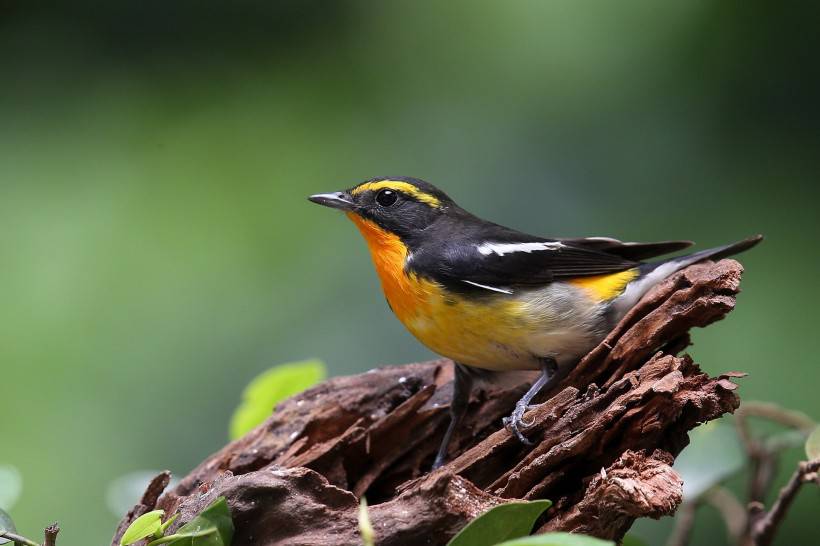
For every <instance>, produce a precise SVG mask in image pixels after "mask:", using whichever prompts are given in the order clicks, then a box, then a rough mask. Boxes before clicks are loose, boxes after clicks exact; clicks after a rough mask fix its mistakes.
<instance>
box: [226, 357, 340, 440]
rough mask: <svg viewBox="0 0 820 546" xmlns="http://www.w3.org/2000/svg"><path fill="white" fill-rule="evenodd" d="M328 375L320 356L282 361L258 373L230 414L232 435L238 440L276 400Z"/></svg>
mask: <svg viewBox="0 0 820 546" xmlns="http://www.w3.org/2000/svg"><path fill="white" fill-rule="evenodd" d="M325 375H326V372H325V365H324V364H323V363H322V362H321V361H319V360H305V361H303V362H293V363H291V364H282V365H280V366H274V367H273V368H271V369H270V370H268V371H266V372H263V373H262V374H260V375H258V376H257V377H256V378H255V379H254V380H253V381H251V382H250V384H249V385H248V386H247V387H245V391H244V392H243V393H242V402H240V404H239V407H238V408H236V411H234V414H233V417H231V426H230V436H231V439H232V440H236V439H237V438H239V437H241V436H242V435H244V434H245V433H246V432H248V431H250V430H251V429H253V428H254V427H255V426H256V425H258V424H260V423H261V422H263V421H264V420H265V419H266V418H267V417H268V416H269V415H270V414H271V412H272V411H273V409H274V407H275V406H276V404H277V402H280V401H282V400H284V399H285V398H287V397H289V396H293V395H294V394H296V393H299V392H302V391H303V390H305V389H307V388H309V387H312V386H313V385H315V384H316V383H318V382H319V381H321V380H322V379H324V378H325Z"/></svg>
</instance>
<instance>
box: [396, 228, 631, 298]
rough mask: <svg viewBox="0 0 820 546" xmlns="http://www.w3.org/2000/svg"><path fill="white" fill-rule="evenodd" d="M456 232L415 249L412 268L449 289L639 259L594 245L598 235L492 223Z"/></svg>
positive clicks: (562, 275) (553, 276)
mask: <svg viewBox="0 0 820 546" xmlns="http://www.w3.org/2000/svg"><path fill="white" fill-rule="evenodd" d="M459 235H460V236H458V237H454V238H453V239H452V240H450V241H438V242H437V243H436V244H435V245H434V246H433V247H429V246H428V247H427V248H425V249H421V251H420V252H418V253H417V254H414V257H413V259H412V260H411V263H410V267H411V269H413V270H414V271H416V272H418V273H423V274H427V275H430V276H431V277H433V278H434V280H437V281H439V282H442V283H444V284H445V285H446V286H448V287H450V288H453V289H460V290H471V289H472V288H476V287H477V288H479V289H486V290H493V291H497V292H507V293H511V292H512V291H513V290H514V288H515V287H535V286H542V285H545V284H548V283H550V282H552V281H554V280H558V279H567V278H575V277H585V276H592V275H602V274H606V273H616V272H618V271H624V270H627V269H631V268H633V267H636V266H638V265H639V263H638V262H637V261H635V260H633V259H631V258H628V257H625V256H623V255H619V254H618V253H617V252H609V251H606V250H600V249H599V248H597V247H598V246H601V245H603V242H602V240H601V239H594V240H593V241H592V243H591V244H584V242H583V240H581V239H573V240H559V239H549V238H540V237H534V236H532V235H526V234H523V233H519V232H516V231H513V230H509V229H507V228H503V227H501V226H496V225H494V224H490V225H487V224H484V225H482V226H481V229H477V230H475V231H474V232H472V233H464V232H462V233H460V234H459ZM613 241H614V240H607V245H608V247H612V246H614V243H613ZM608 247H607V246H604V247H603V248H604V249H607V248H608ZM638 254H640V252H638ZM471 287H472V288H471Z"/></svg>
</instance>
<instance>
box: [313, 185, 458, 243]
mask: <svg viewBox="0 0 820 546" xmlns="http://www.w3.org/2000/svg"><path fill="white" fill-rule="evenodd" d="M308 199H310V200H311V201H313V202H314V203H318V204H320V205H324V206H326V207H331V208H335V209H340V210H343V211H345V212H346V213H347V215H348V216H349V217H350V218H351V219H352V220H353V221H354V222H355V223H356V225H357V226H358V227H359V229H361V230H362V231H364V230H365V229H369V230H373V229H379V230H384V231H385V232H387V233H390V234H393V235H397V236H398V237H400V238H401V239H404V240H407V239H411V238H412V237H413V236H414V235H417V234H419V233H420V232H422V231H423V230H425V229H427V228H428V227H430V226H431V225H433V223H435V222H436V220H438V219H439V218H441V217H442V216H444V215H446V214H447V212H448V211H449V210H451V209H452V208H454V207H455V203H453V201H452V199H450V198H449V197H448V196H447V194H445V193H444V192H443V191H441V190H439V189H438V188H436V187H435V186H433V185H432V184H430V183H428V182H425V181H423V180H419V179H416V178H408V177H386V178H373V179H371V180H366V181H365V182H362V183H361V184H358V185H356V186H354V187H352V188H350V189H348V190H343V191H338V192H333V193H320V194H316V195H311V196H310V197H309V198H308Z"/></svg>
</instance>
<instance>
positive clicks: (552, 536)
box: [498, 533, 615, 546]
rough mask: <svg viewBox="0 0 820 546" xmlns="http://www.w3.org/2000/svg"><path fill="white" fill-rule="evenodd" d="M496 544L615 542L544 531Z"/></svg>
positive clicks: (606, 545)
mask: <svg viewBox="0 0 820 546" xmlns="http://www.w3.org/2000/svg"><path fill="white" fill-rule="evenodd" d="M498 546H615V543H614V542H612V541H611V540H601V539H600V538H595V537H590V536H586V535H578V534H575V533H544V534H543V535H533V536H530V537H524V538H519V539H517V540H510V541H507V542H503V543H501V544H499V545H498Z"/></svg>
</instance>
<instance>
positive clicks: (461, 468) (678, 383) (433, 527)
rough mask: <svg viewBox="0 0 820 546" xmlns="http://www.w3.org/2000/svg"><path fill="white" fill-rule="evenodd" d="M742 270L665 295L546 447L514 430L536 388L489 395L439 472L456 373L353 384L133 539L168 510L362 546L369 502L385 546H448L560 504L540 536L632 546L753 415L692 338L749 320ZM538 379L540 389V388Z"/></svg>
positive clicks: (559, 406) (545, 429)
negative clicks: (713, 373) (701, 444)
mask: <svg viewBox="0 0 820 546" xmlns="http://www.w3.org/2000/svg"><path fill="white" fill-rule="evenodd" d="M742 271H743V270H742V267H741V266H740V264H738V263H737V262H736V261H734V260H722V261H720V262H717V263H711V262H706V263H701V264H697V265H694V266H691V267H689V268H687V269H686V270H684V271H682V272H680V273H678V274H676V275H674V276H673V277H671V278H669V279H667V280H666V281H664V282H663V283H662V284H660V285H659V286H657V287H655V288H654V289H653V290H652V291H651V292H650V293H649V294H647V295H646V297H644V298H643V300H642V301H641V302H640V303H639V304H638V305H637V306H636V307H635V308H634V309H633V310H632V311H630V313H629V314H628V315H627V316H626V317H625V318H624V319H623V320H622V321H621V322H620V323H619V324H618V325H617V326H616V328H615V329H614V330H613V331H612V332H611V333H610V334H609V335H608V336H607V338H606V339H605V340H604V341H603V342H601V344H600V345H598V346H597V347H596V348H595V349H594V350H592V351H591V352H590V353H589V354H588V355H587V356H586V357H584V358H583V359H582V360H581V362H580V363H579V364H578V365H577V366H576V367H575V368H574V369H573V371H572V372H571V373H570V374H569V375H568V376H567V377H566V378H565V379H564V380H563V381H562V383H561V384H560V385H558V386H556V387H554V388H553V389H551V391H550V392H548V393H545V394H544V396H542V399H543V400H545V402H544V403H542V404H541V405H539V406H537V407H536V408H534V409H532V410H530V411H529V412H528V413H527V415H526V419H527V420H528V421H532V423H533V424H532V426H531V427H529V428H528V429H527V431H526V434H527V436H528V437H529V438H530V439H531V440H533V441H534V442H535V446H534V447H527V446H524V445H522V444H521V443H519V442H518V441H517V440H516V439H515V437H513V436H512V435H511V434H510V433H509V432H508V431H507V430H506V429H504V428H503V427H502V425H501V418H502V417H504V416H506V415H508V414H509V413H510V411H511V410H512V408H513V405H514V404H515V401H516V400H517V399H518V398H519V397H520V395H521V394H522V393H523V391H524V390H525V389H526V384H524V385H522V384H521V382H519V383H518V384H512V385H510V384H507V383H505V382H502V381H500V382H496V383H493V384H489V385H486V386H485V387H484V388H483V390H481V392H478V393H475V394H474V396H473V398H472V400H471V405H470V411H469V413H468V416H467V417H466V418H465V420H464V424H463V426H462V427H460V430H459V431H458V432H457V434H456V437H455V438H454V441H453V442H452V445H451V450H450V459H451V460H450V462H449V463H448V464H446V465H445V466H444V467H442V468H441V469H439V470H437V471H436V472H432V473H431V472H428V471H429V468H430V466H431V464H432V460H433V457H434V454H435V450H436V447H437V445H438V442H439V441H440V439H441V437H442V435H443V433H444V429H445V427H446V425H447V420H448V412H447V404H448V401H449V397H450V394H451V391H452V365H451V363H450V362H449V361H446V360H438V361H433V362H426V363H419V364H407V365H403V366H390V367H384V368H378V369H375V370H371V371H369V372H366V373H364V374H360V375H356V376H350V377H338V378H334V379H330V380H328V381H325V382H324V383H322V384H320V385H318V386H316V387H314V388H312V389H310V390H308V391H306V392H304V393H301V394H299V395H297V396H294V397H292V398H290V399H288V400H286V401H284V402H282V403H281V404H279V405H278V407H277V408H276V410H275V411H274V412H273V414H272V415H271V416H270V418H268V420H267V421H266V422H265V423H263V424H262V425H260V426H259V427H257V428H256V429H255V430H253V431H252V432H250V433H248V434H247V435H246V436H244V437H243V438H241V439H239V440H237V441H235V442H232V443H230V444H228V445H227V446H225V447H224V448H223V449H222V450H220V451H219V452H217V453H215V454H213V455H212V456H210V457H209V458H208V459H206V460H205V461H204V462H203V463H201V464H200V465H199V466H198V467H197V468H195V469H194V470H193V471H192V472H191V473H190V474H189V475H188V476H186V477H184V478H183V479H182V481H181V482H180V483H179V484H178V485H177V486H176V487H175V488H174V489H173V490H171V491H169V492H167V493H165V494H164V495H162V496H160V497H158V496H157V491H156V490H157V488H158V487H159V488H162V487H165V485H164V484H165V483H167V481H166V478H165V477H163V476H161V477H158V481H157V482H156V483H154V484H153V485H152V488H149V491H148V492H147V494H146V495H145V497H144V498H143V499H142V501H141V503H140V504H138V505H137V506H135V507H134V509H132V510H131V511H130V512H129V514H128V515H127V516H126V517H125V518H124V520H123V522H122V523H121V524H120V526H119V529H118V532H117V535H116V536H115V537H114V542H113V543H112V544H116V543H117V541H118V540H119V537H120V535H121V533H122V532H123V530H124V529H125V528H126V527H127V525H128V523H129V522H130V521H132V520H133V519H134V518H136V517H138V516H139V515H140V514H141V513H144V512H146V511H148V510H152V509H155V508H162V509H165V510H166V512H167V513H169V514H170V513H173V512H177V511H179V512H180V518H179V519H178V520H177V523H176V524H175V527H177V526H179V525H182V524H184V523H185V522H187V521H189V520H190V519H191V518H192V517H193V516H195V515H196V514H197V513H199V512H200V511H201V510H202V509H203V508H204V507H205V506H207V505H208V504H209V503H210V502H212V500H213V499H214V498H216V497H217V496H220V495H222V496H225V497H226V498H227V500H228V504H229V506H230V507H231V511H232V515H233V518H234V523H235V526H236V534H235V537H234V541H233V544H234V546H244V545H274V544H277V545H278V544H293V545H297V544H299V545H303V544H310V545H325V544H327V545H331V544H332V545H335V546H339V545H348V544H350V545H358V544H361V539H360V537H359V535H358V528H357V523H356V521H357V518H356V515H357V510H358V498H359V497H360V496H362V495H364V496H366V497H367V500H368V503H369V504H370V517H371V520H372V522H373V526H374V528H375V531H376V543H377V544H378V545H379V546H390V545H405V544H431V545H436V544H446V542H447V541H448V540H449V539H450V538H451V537H452V536H453V535H454V534H455V533H456V532H457V531H458V530H459V529H460V528H461V527H463V526H464V525H465V524H466V523H467V522H468V521H470V520H471V519H472V518H474V517H476V516H477V515H479V514H480V513H482V512H484V511H486V510H487V509H489V508H490V507H492V506H495V505H497V504H500V503H503V502H507V501H509V500H511V499H543V498H547V499H551V500H552V501H553V502H554V505H553V507H552V508H551V509H550V510H549V511H548V512H547V514H546V515H545V516H544V517H543V518H542V520H543V521H540V522H539V524H538V525H537V529H538V531H541V532H543V531H548V530H562V531H574V532H583V533H587V534H591V535H594V536H598V537H601V538H608V539H614V540H618V539H620V538H622V537H623V535H624V533H625V532H626V531H627V530H628V529H629V527H630V525H631V524H632V523H633V521H634V520H635V519H636V518H639V517H647V516H648V517H653V518H658V517H661V516H664V515H670V514H672V513H674V511H675V509H676V508H677V507H678V506H679V505H680V503H681V496H682V481H681V479H680V476H679V475H678V474H677V473H676V472H675V471H674V470H673V469H672V463H673V461H674V458H675V457H676V456H677V455H678V454H679V453H680V451H681V450H682V449H683V448H684V447H685V446H686V445H687V443H688V436H687V432H688V431H689V430H691V429H692V428H694V427H695V426H697V425H699V424H701V423H704V422H706V421H709V420H711V419H715V418H717V417H720V416H721V415H723V414H724V413H727V412H732V411H734V409H735V408H737V407H738V405H739V399H738V397H737V395H736V393H735V392H734V391H735V389H736V387H737V385H736V384H735V383H733V382H732V381H731V379H732V378H736V377H741V376H742V375H743V374H740V373H736V372H729V373H726V374H723V375H720V376H717V377H709V376H708V375H707V374H705V373H703V372H702V371H701V370H700V369H699V368H698V366H697V365H696V364H695V363H693V362H692V360H691V359H690V358H689V357H688V356H682V357H679V356H676V355H677V354H678V353H679V352H680V351H681V350H683V349H684V348H685V347H686V346H687V345H688V344H689V336H688V332H689V330H690V329H691V328H693V327H696V326H700V327H703V326H706V325H708V324H711V323H712V322H714V321H716V320H719V319H721V318H723V317H724V316H725V315H726V314H727V313H728V312H730V311H731V310H732V309H733V308H734V305H735V297H736V295H737V293H738V292H739V285H740V277H741V273H742ZM523 379H526V377H524V378H523Z"/></svg>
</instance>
